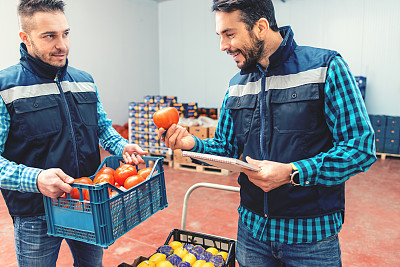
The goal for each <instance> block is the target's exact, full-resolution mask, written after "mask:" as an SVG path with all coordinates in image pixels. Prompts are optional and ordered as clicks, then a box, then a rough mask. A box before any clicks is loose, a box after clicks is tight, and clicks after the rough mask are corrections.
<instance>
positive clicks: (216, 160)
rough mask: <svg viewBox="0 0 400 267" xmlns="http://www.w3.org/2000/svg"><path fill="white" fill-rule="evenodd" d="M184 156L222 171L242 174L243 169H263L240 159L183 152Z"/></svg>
mask: <svg viewBox="0 0 400 267" xmlns="http://www.w3.org/2000/svg"><path fill="white" fill-rule="evenodd" d="M182 156H185V157H191V158H193V159H197V160H200V161H203V162H205V163H208V164H210V165H213V166H216V167H219V168H221V169H226V170H229V171H232V172H241V169H242V168H245V169H248V170H251V171H260V170H261V169H260V168H259V167H257V166H255V165H252V164H249V163H247V162H244V161H241V160H239V159H234V158H228V157H222V156H217V155H211V154H203V153H197V152H190V151H182Z"/></svg>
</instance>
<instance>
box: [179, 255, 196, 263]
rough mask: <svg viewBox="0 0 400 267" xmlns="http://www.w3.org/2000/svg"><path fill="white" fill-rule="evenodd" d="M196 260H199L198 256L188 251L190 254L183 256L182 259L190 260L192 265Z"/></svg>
mask: <svg viewBox="0 0 400 267" xmlns="http://www.w3.org/2000/svg"><path fill="white" fill-rule="evenodd" d="M196 260H197V259H196V256H195V255H193V254H192V253H188V254H186V255H185V256H183V258H182V261H186V262H189V263H190V265H193V263H195V262H196Z"/></svg>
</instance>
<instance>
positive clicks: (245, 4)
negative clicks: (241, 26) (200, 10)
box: [212, 0, 278, 31]
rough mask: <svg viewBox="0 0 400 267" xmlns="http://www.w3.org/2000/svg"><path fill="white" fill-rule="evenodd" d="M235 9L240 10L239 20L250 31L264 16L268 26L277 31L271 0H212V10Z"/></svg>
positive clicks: (227, 10) (225, 10) (230, 10)
mask: <svg viewBox="0 0 400 267" xmlns="http://www.w3.org/2000/svg"><path fill="white" fill-rule="evenodd" d="M236 10H239V11H241V17H242V18H241V20H242V22H244V23H245V24H246V25H247V30H249V31H250V30H251V29H253V27H254V24H255V23H256V22H257V21H258V20H259V19H261V18H265V19H266V20H267V21H268V24H269V27H270V28H271V29H272V30H273V31H278V25H277V23H276V20H275V10H274V5H273V4H272V1H271V0H213V6H212V11H222V12H227V13H230V12H233V11H236Z"/></svg>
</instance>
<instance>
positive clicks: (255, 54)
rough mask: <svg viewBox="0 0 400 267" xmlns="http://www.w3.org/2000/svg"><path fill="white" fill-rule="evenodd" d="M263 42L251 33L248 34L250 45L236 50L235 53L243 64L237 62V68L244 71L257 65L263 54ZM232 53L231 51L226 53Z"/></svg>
mask: <svg viewBox="0 0 400 267" xmlns="http://www.w3.org/2000/svg"><path fill="white" fill-rule="evenodd" d="M264 47H265V45H264V41H263V40H260V39H258V38H257V37H256V36H254V34H253V33H252V32H250V45H249V46H243V48H242V49H237V50H236V51H235V52H240V53H241V54H242V55H243V57H244V61H243V63H239V62H237V67H238V68H239V69H241V70H246V69H248V68H249V67H251V66H254V65H256V64H257V63H258V61H259V60H260V58H261V57H262V55H263V52H264ZM228 52H229V53H232V52H231V51H228Z"/></svg>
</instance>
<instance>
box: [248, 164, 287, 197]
mask: <svg viewBox="0 0 400 267" xmlns="http://www.w3.org/2000/svg"><path fill="white" fill-rule="evenodd" d="M246 160H247V162H248V163H250V164H252V165H255V166H257V167H259V168H261V170H260V171H258V172H255V171H250V170H247V169H243V168H242V172H244V173H245V174H246V175H247V177H248V178H249V180H250V181H251V182H252V183H253V184H255V185H256V186H258V187H260V188H261V189H262V190H263V191H264V192H269V191H271V190H272V189H275V188H278V187H280V186H281V185H284V184H288V183H290V174H291V173H292V166H291V165H290V164H284V163H279V162H274V161H268V160H254V159H252V158H250V157H246Z"/></svg>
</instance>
